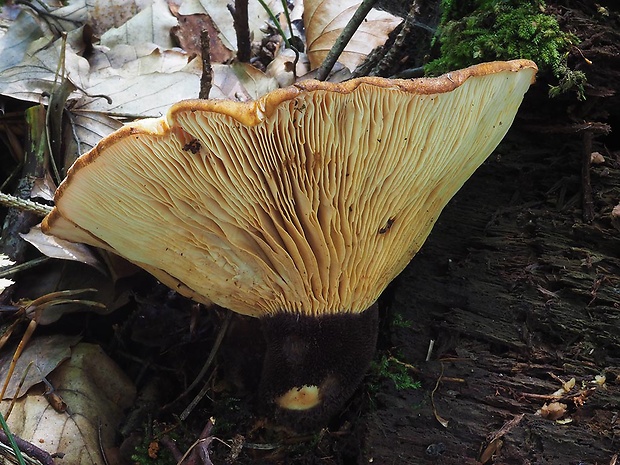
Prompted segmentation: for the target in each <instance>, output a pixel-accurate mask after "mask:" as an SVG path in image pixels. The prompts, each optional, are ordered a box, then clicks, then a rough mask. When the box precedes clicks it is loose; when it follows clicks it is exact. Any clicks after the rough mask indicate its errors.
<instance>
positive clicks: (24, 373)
mask: <svg viewBox="0 0 620 465" xmlns="http://www.w3.org/2000/svg"><path fill="white" fill-rule="evenodd" d="M79 340H80V337H79V336H63V335H51V336H41V337H37V338H35V339H32V340H31V341H30V342H29V343H28V345H27V346H26V348H25V349H24V351H23V352H22V354H21V355H20V357H19V359H18V360H17V364H16V365H15V370H14V372H13V376H11V379H10V380H9V384H8V388H7V390H6V392H5V394H4V400H6V399H12V398H13V397H16V396H17V397H21V396H23V395H25V394H26V392H27V391H28V390H29V389H30V388H31V387H32V386H34V385H35V384H38V383H40V382H41V380H42V379H43V378H44V377H46V376H47V375H49V374H50V373H51V372H52V371H53V370H54V369H55V368H56V367H57V366H58V365H59V364H60V363H62V362H64V361H65V360H67V359H68V358H69V357H71V346H74V345H75V344H77V343H78V341H79ZM12 357H13V350H5V351H4V353H3V354H2V355H0V383H4V381H5V379H6V376H7V373H8V370H9V366H10V364H11V358H12ZM29 365H31V366H29ZM22 380H23V384H22V385H21V387H20V386H19V385H20V383H22ZM18 387H19V388H20V389H19V392H17V389H18Z"/></svg>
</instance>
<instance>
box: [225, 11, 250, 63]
mask: <svg viewBox="0 0 620 465" xmlns="http://www.w3.org/2000/svg"><path fill="white" fill-rule="evenodd" d="M228 10H229V11H230V13H231V14H232V17H233V24H234V26H235V32H236V33H237V60H239V61H240V62H242V63H247V62H249V61H250V57H251V55H252V47H251V44H250V27H249V25H248V0H235V6H234V8H233V7H232V6H231V5H228Z"/></svg>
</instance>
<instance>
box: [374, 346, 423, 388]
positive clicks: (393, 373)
mask: <svg viewBox="0 0 620 465" xmlns="http://www.w3.org/2000/svg"><path fill="white" fill-rule="evenodd" d="M411 368H412V367H411V366H410V365H408V364H406V363H404V362H401V361H400V360H398V359H396V358H395V357H392V356H388V355H383V356H382V357H381V358H380V359H379V360H378V361H376V362H373V364H372V367H371V373H372V377H371V379H372V378H374V381H375V383H371V384H370V386H371V389H370V390H371V392H372V391H373V389H372V385H373V384H374V385H376V384H377V381H379V380H381V379H389V380H391V381H392V382H393V383H394V387H396V389H398V390H399V391H400V390H404V389H418V388H419V387H420V382H419V381H415V380H414V379H413V377H412V376H411V373H410V371H411Z"/></svg>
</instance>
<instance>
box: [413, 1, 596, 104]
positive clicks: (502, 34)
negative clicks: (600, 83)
mask: <svg viewBox="0 0 620 465" xmlns="http://www.w3.org/2000/svg"><path fill="white" fill-rule="evenodd" d="M442 8H443V10H442V11H443V14H442V18H441V21H440V25H439V27H438V30H437V34H436V36H435V39H434V40H435V41H436V42H437V43H438V44H439V49H440V56H439V58H437V59H435V60H433V61H431V62H430V63H428V64H427V65H426V67H425V71H426V73H427V74H431V75H436V74H441V73H445V72H447V71H450V70H452V69H458V68H464V67H466V66H470V65H472V64H475V63H481V62H485V61H494V60H512V59H516V58H526V59H529V60H533V61H534V62H536V64H537V65H538V67H539V69H540V71H541V72H550V73H552V74H553V75H554V76H555V77H556V79H558V85H557V86H554V87H552V89H551V91H550V95H552V96H553V95H557V94H559V93H562V92H566V91H568V90H570V89H573V90H575V91H576V92H577V94H578V97H579V98H580V99H583V84H584V83H585V75H584V74H583V73H582V72H580V71H574V70H571V69H570V68H569V67H568V66H567V64H566V57H567V55H568V50H569V48H570V47H571V46H572V45H574V44H575V43H577V42H578V38H577V37H576V36H575V35H573V34H569V33H567V32H564V31H562V30H561V29H560V25H559V24H558V22H557V20H556V18H555V17H554V16H552V15H549V14H547V13H546V10H545V4H544V3H543V2H542V1H540V0H470V1H467V2H462V1H457V0H442Z"/></svg>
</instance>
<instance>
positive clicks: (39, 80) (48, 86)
mask: <svg viewBox="0 0 620 465" xmlns="http://www.w3.org/2000/svg"><path fill="white" fill-rule="evenodd" d="M80 37H81V29H80V30H75V31H73V32H71V33H70V34H69V38H68V40H67V45H66V50H65V67H66V76H67V78H68V79H69V81H70V82H71V83H72V84H73V85H74V87H75V88H84V87H86V85H85V82H86V80H87V76H88V71H89V65H88V61H86V59H85V58H83V57H81V56H79V55H78V54H77V53H76V52H75V48H74V47H79V46H80V40H81V39H80ZM61 48H62V41H61V40H60V39H58V40H56V41H55V42H53V43H51V44H50V41H49V38H47V37H42V38H40V39H38V40H36V41H35V42H33V43H32V44H31V46H30V48H29V50H28V51H27V52H26V54H25V55H24V57H23V61H22V62H21V63H19V64H16V65H14V66H12V67H10V68H7V69H4V70H2V71H0V94H2V95H6V96H9V97H13V98H15V99H18V100H25V101H30V102H37V103H38V102H41V101H42V100H44V98H43V95H44V94H51V93H52V92H53V90H54V88H55V86H56V85H58V84H56V81H57V79H56V70H57V69H58V64H59V62H60V57H61ZM77 96H79V94H78V93H77V92H73V93H72V94H71V97H73V98H75V97H77Z"/></svg>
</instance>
